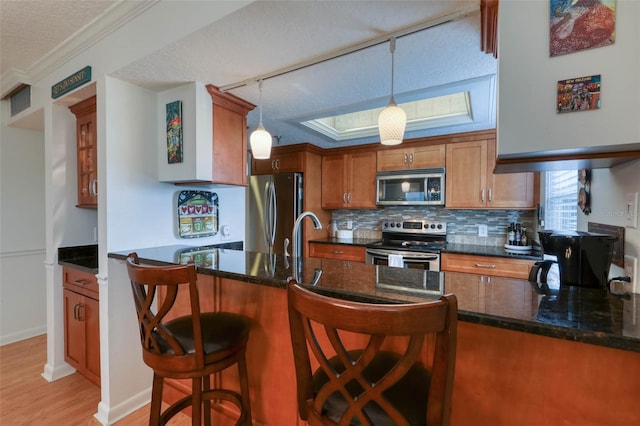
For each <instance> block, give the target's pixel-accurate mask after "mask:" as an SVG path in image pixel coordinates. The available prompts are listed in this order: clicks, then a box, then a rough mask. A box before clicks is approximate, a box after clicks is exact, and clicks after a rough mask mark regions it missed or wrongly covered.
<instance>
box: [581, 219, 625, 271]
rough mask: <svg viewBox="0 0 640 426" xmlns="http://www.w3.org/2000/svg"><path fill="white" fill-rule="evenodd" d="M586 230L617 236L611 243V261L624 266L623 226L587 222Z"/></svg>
mask: <svg viewBox="0 0 640 426" xmlns="http://www.w3.org/2000/svg"><path fill="white" fill-rule="evenodd" d="M587 230H588V231H589V232H595V233H597V234H605V235H613V236H614V237H616V238H618V239H617V240H616V242H615V243H613V255H612V256H611V263H613V264H614V265H618V266H619V267H621V268H624V227H623V226H613V225H605V224H603V223H594V222H588V224H587Z"/></svg>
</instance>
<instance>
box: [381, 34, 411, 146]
mask: <svg viewBox="0 0 640 426" xmlns="http://www.w3.org/2000/svg"><path fill="white" fill-rule="evenodd" d="M389 50H390V51H391V99H389V105H387V107H386V108H385V109H383V110H382V112H380V115H378V132H380V143H381V144H383V145H399V144H401V143H402V139H403V137H404V130H405V128H406V126H407V114H406V113H405V112H404V110H403V109H402V108H400V107H399V106H398V105H397V104H396V101H395V99H394V98H393V62H394V58H393V54H394V52H395V50H396V39H395V38H392V39H391V40H389Z"/></svg>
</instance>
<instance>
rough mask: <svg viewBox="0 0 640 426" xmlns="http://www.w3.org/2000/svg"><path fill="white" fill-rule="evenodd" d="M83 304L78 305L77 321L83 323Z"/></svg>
mask: <svg viewBox="0 0 640 426" xmlns="http://www.w3.org/2000/svg"><path fill="white" fill-rule="evenodd" d="M83 311H84V303H78V321H84V315H83V313H84V312H83Z"/></svg>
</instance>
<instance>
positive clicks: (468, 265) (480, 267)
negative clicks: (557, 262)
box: [440, 253, 534, 280]
mask: <svg viewBox="0 0 640 426" xmlns="http://www.w3.org/2000/svg"><path fill="white" fill-rule="evenodd" d="M533 263H534V261H533V260H527V259H513V258H508V257H497V256H477V255H470V254H458V253H442V255H441V256H440V269H441V270H442V271H445V272H466V273H470V274H478V275H486V276H494V277H506V278H518V279H523V280H526V279H529V271H530V270H531V267H532V266H533Z"/></svg>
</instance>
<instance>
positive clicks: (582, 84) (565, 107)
mask: <svg viewBox="0 0 640 426" xmlns="http://www.w3.org/2000/svg"><path fill="white" fill-rule="evenodd" d="M557 87H558V99H557V102H556V112H557V113H558V114H562V113H565V112H576V111H587V110H590V109H598V108H600V74H598V75H590V76H586V77H577V78H570V79H567V80H560V81H558V85H557Z"/></svg>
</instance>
